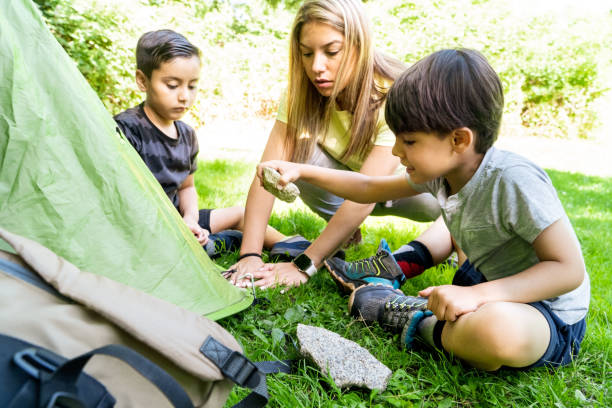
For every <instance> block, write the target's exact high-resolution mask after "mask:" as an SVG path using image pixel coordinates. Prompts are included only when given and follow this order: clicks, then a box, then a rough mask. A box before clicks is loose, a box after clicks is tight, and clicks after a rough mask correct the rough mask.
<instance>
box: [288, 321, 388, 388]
mask: <svg viewBox="0 0 612 408" xmlns="http://www.w3.org/2000/svg"><path fill="white" fill-rule="evenodd" d="M297 337H298V341H299V343H300V352H301V353H302V355H304V356H306V357H308V358H310V359H312V360H313V361H314V362H315V364H316V365H317V366H319V369H320V370H321V372H323V374H325V375H329V376H330V377H331V378H332V379H333V380H334V383H335V384H336V386H338V387H339V388H346V387H351V386H355V387H366V388H369V389H371V390H373V389H377V390H381V391H384V390H385V389H386V388H387V384H388V383H389V378H391V374H392V372H391V370H389V368H387V366H385V365H384V364H383V363H381V362H380V361H378V360H377V359H376V358H375V357H374V356H373V355H372V354H371V353H370V352H369V351H368V350H366V349H365V348H363V347H361V346H360V345H359V344H357V343H355V342H353V341H350V340H347V339H345V338H344V337H342V336H340V335H339V334H337V333H334V332H332V331H329V330H327V329H323V328H321V327H313V326H307V325H304V324H298V327H297Z"/></svg>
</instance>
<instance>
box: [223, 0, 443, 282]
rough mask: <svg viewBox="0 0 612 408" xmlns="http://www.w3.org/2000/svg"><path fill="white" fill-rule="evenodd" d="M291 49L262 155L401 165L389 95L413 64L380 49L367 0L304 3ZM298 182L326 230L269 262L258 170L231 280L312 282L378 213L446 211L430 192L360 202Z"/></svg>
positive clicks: (342, 164) (362, 168) (366, 169)
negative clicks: (289, 256) (284, 258)
mask: <svg viewBox="0 0 612 408" xmlns="http://www.w3.org/2000/svg"><path fill="white" fill-rule="evenodd" d="M289 53H290V61H289V84H288V87H287V90H286V93H285V95H284V96H283V97H282V99H281V102H280V107H279V111H278V116H277V120H276V122H275V124H274V127H273V128H272V131H271V132H270V136H269V138H268V141H267V144H266V147H265V150H264V153H263V157H262V161H268V160H274V159H282V160H289V161H294V162H306V163H311V164H315V165H319V166H324V167H331V168H338V169H345V170H346V169H349V170H353V171H357V172H361V173H363V174H367V175H371V176H374V175H376V176H380V175H391V174H393V173H394V172H395V171H396V170H397V168H398V167H399V165H400V163H399V159H398V158H396V157H395V156H393V155H392V154H391V149H392V147H393V144H394V142H395V137H394V135H393V133H392V132H391V131H390V130H389V128H388V127H387V125H386V123H385V121H384V102H385V97H386V92H387V90H388V88H389V87H390V86H391V84H392V83H393V80H394V79H395V78H397V77H398V76H399V74H400V73H401V72H402V71H403V70H404V68H405V67H404V66H403V65H402V64H401V63H400V62H399V61H397V60H394V59H391V58H389V57H386V56H383V55H382V54H380V53H379V52H377V51H376V50H375V49H374V46H373V44H372V35H371V33H370V29H369V23H368V20H367V18H366V16H365V13H364V10H363V7H362V5H361V2H360V1H358V0H312V1H306V2H305V3H304V4H303V5H302V6H301V7H300V9H299V10H298V13H297V15H296V17H295V21H294V23H293V28H292V31H291V40H290V50H289ZM299 187H300V191H301V198H302V200H303V201H304V202H305V203H306V204H307V205H308V206H309V207H310V208H311V209H312V210H313V211H314V212H316V213H317V214H319V215H320V216H322V217H323V218H325V219H326V220H327V221H328V224H327V226H326V228H325V229H324V230H323V232H322V233H321V235H320V236H319V237H318V238H317V239H316V240H314V241H313V242H312V244H311V245H310V246H308V247H307V248H306V249H305V251H304V252H303V253H302V254H300V255H298V256H297V257H296V258H295V259H294V260H293V261H292V262H285V263H277V264H266V265H264V263H263V261H262V260H261V250H262V247H263V243H264V232H265V230H266V226H267V224H268V220H269V217H270V213H271V211H272V207H273V204H274V197H273V196H272V195H271V194H270V193H268V192H267V191H265V190H264V189H263V188H262V187H261V185H260V183H259V180H258V179H257V177H255V179H254V181H253V183H252V184H251V187H250V190H249V193H248V197H247V204H246V213H245V225H244V235H243V241H242V247H241V251H240V254H241V255H240V258H239V261H238V262H237V263H236V264H235V265H234V266H233V269H234V270H235V271H236V273H233V274H232V275H231V278H230V279H231V281H232V282H233V283H234V284H236V285H239V286H248V285H249V284H250V282H249V281H248V280H247V279H242V278H243V277H244V276H245V275H246V274H247V273H250V274H252V275H253V276H254V278H255V279H256V281H255V285H256V286H260V287H271V286H275V285H277V284H283V285H299V284H301V283H304V282H306V281H307V280H308V278H309V277H310V276H312V274H313V273H315V272H316V270H317V268H318V267H320V266H321V265H322V263H323V261H324V260H325V259H326V258H327V257H329V256H330V255H333V254H334V253H335V252H336V250H337V249H338V248H340V247H341V246H342V244H343V243H345V242H347V241H348V240H349V239H350V238H351V237H352V236H353V234H354V233H355V232H356V231H357V232H358V231H359V226H360V225H361V223H362V222H363V221H364V219H365V218H366V217H367V216H368V215H370V214H373V215H397V216H402V217H406V218H410V219H413V220H417V221H433V220H434V219H436V218H437V217H438V215H439V214H440V208H439V206H438V204H437V202H436V200H435V199H434V198H433V197H431V196H427V195H426V194H421V195H419V196H416V197H412V198H408V199H402V200H398V201H394V202H387V203H379V204H357V203H354V202H351V201H344V200H343V199H341V198H339V197H337V196H335V195H332V194H331V193H328V192H326V191H324V190H321V189H319V188H317V187H315V186H313V185H309V184H307V183H300V184H299Z"/></svg>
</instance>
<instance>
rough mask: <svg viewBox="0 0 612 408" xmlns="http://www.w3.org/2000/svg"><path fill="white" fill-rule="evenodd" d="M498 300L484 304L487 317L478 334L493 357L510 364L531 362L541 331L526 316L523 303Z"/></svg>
mask: <svg viewBox="0 0 612 408" xmlns="http://www.w3.org/2000/svg"><path fill="white" fill-rule="evenodd" d="M517 306H518V305H517V304H512V303H505V302H494V303H488V304H485V305H483V306H482V307H481V309H483V310H481V312H483V316H482V317H483V321H482V322H481V323H482V324H480V325H479V333H478V335H479V336H480V337H481V339H482V342H483V344H484V345H486V347H487V349H488V351H489V353H490V355H491V357H492V360H493V361H496V362H499V364H501V365H506V366H515V367H519V366H523V365H527V364H528V363H529V362H530V360H531V359H532V358H533V356H534V355H535V354H537V353H538V350H535V349H534V348H538V347H539V346H538V345H539V343H540V342H539V341H538V340H537V339H536V337H537V331H534V330H536V329H535V328H534V327H532V325H530V324H529V323H528V322H527V321H526V320H528V319H523V316H522V314H521V310H520V307H522V306H524V305H520V306H519V307H517Z"/></svg>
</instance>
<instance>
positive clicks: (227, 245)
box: [203, 230, 242, 258]
mask: <svg viewBox="0 0 612 408" xmlns="http://www.w3.org/2000/svg"><path fill="white" fill-rule="evenodd" d="M241 243H242V232H240V231H236V230H223V231H219V232H217V233H216V234H210V235H209V236H208V242H207V243H206V245H203V248H204V250H206V253H207V254H208V256H209V257H210V258H216V257H218V256H219V255H221V253H222V252H231V251H236V250H237V249H239V248H240V244H241Z"/></svg>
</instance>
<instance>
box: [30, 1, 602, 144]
mask: <svg viewBox="0 0 612 408" xmlns="http://www.w3.org/2000/svg"><path fill="white" fill-rule="evenodd" d="M36 2H37V3H38V4H39V5H40V7H41V11H42V12H43V15H44V16H45V19H46V21H47V23H48V24H49V26H50V27H51V29H52V31H53V33H54V34H55V36H56V37H57V38H58V41H59V42H60V43H61V44H62V46H63V47H64V48H65V49H66V51H67V52H68V54H69V55H70V56H71V57H72V58H73V59H74V60H75V61H76V62H77V64H78V66H79V69H80V70H81V72H83V74H84V75H85V77H86V78H87V80H88V81H89V83H90V84H91V86H92V87H93V88H94V89H95V90H96V92H97V93H98V95H100V98H101V99H102V101H103V102H104V103H105V105H106V106H107V107H108V109H109V110H110V111H111V112H113V113H116V112H118V111H120V110H123V109H125V108H127V107H129V106H133V105H134V104H136V103H137V102H138V101H139V98H142V96H141V95H139V94H138V93H137V92H136V87H135V84H134V80H133V72H134V69H135V64H134V57H133V52H134V46H135V44H136V41H137V39H138V37H139V36H140V35H141V34H142V33H143V32H144V31H148V30H151V29H155V28H171V29H174V30H176V31H179V32H181V33H183V34H185V35H186V36H187V38H189V39H190V40H191V41H192V42H194V43H195V44H196V45H198V46H199V47H200V48H201V49H202V51H203V59H202V76H201V78H202V79H201V82H200V89H201V91H200V94H199V96H198V100H197V102H196V104H195V106H194V108H193V109H192V110H191V112H190V120H191V121H192V122H193V124H194V125H196V126H199V125H202V124H204V123H206V122H208V121H210V120H214V119H216V118H221V119H224V120H225V119H229V120H232V119H243V118H249V117H253V116H259V117H264V118H272V117H273V116H274V114H275V112H276V109H277V107H278V98H279V95H280V93H281V91H282V90H283V89H284V87H285V86H286V78H287V65H288V36H289V30H290V25H291V23H292V21H293V16H294V14H295V10H296V7H297V5H298V4H299V3H300V1H299V0H250V1H249V0H242V1H236V0H198V1H190V0H142V1H139V0H130V1H125V2H123V3H122V8H121V9H122V13H123V14H119V12H118V11H116V10H117V8H116V7H115V8H114V9H113V8H111V6H110V4H111V3H113V2H117V0H98V1H97V2H94V3H90V2H87V1H85V0H72V1H71V0H36ZM73 3H74V5H73ZM521 4H522V5H524V4H526V3H525V2H508V1H504V0H489V1H486V0H479V1H476V0H474V1H469V0H456V1H451V0H437V1H435V2H432V1H430V0H411V1H406V0H377V1H368V2H365V7H366V9H367V10H368V13H369V15H370V18H371V20H372V22H373V24H372V27H373V31H374V34H375V39H374V40H375V44H376V45H377V47H378V48H380V49H382V50H383V51H385V52H387V53H389V54H391V55H394V56H396V57H398V58H400V59H402V60H403V61H404V62H406V63H407V64H411V63H414V62H415V61H417V60H418V59H420V58H422V57H424V56H425V55H427V54H429V53H431V52H433V51H435V50H438V49H441V48H450V47H466V48H474V49H477V50H479V51H481V52H482V53H483V54H484V55H485V56H486V57H487V58H488V59H489V61H490V62H491V64H492V65H493V67H494V68H495V69H496V70H497V72H498V73H499V74H500V77H501V79H502V82H503V84H504V89H505V95H506V110H505V115H504V123H503V125H502V126H503V127H502V132H505V133H508V132H511V133H515V132H527V133H529V134H537V135H545V136H551V137H570V138H571V137H588V136H589V135H590V134H591V131H592V129H593V128H594V127H596V126H597V125H598V124H599V122H600V117H598V114H599V115H601V114H602V113H600V112H598V111H597V109H598V108H597V106H598V105H601V103H600V100H601V97H602V96H603V95H604V94H605V93H606V92H607V91H608V88H607V87H606V86H605V84H606V78H610V77H612V74H611V68H610V67H611V64H610V61H612V14H611V13H609V12H608V13H597V12H594V11H592V12H587V11H581V10H578V11H579V12H575V13H563V12H562V10H561V9H560V7H559V8H557V9H556V10H551V11H550V12H549V13H547V14H543V13H537V12H536V11H534V10H536V9H537V7H533V8H532V7H529V8H524V9H521V8H519V6H520V5H521ZM532 9H533V10H532ZM140 15H143V16H146V18H145V19H139V18H138V17H139V16H140ZM127 16H130V18H127ZM151 22H154V23H153V24H151Z"/></svg>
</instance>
